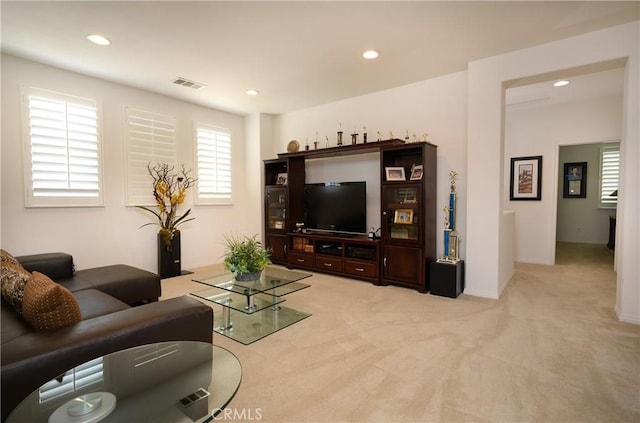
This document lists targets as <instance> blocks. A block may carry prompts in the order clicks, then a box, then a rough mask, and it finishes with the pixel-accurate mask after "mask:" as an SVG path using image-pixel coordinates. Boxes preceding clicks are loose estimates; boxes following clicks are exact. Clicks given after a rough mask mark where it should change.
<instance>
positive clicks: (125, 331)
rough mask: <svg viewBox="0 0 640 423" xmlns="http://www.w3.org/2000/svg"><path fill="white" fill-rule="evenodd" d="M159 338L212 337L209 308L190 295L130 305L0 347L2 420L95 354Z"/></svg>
mask: <svg viewBox="0 0 640 423" xmlns="http://www.w3.org/2000/svg"><path fill="white" fill-rule="evenodd" d="M163 341H200V342H208V343H212V342H213V309H211V307H209V306H207V305H205V304H203V303H201V302H200V301H198V300H196V299H194V298H191V297H186V296H184V297H178V298H171V299H168V300H165V301H159V302H155V303H150V304H145V305H142V306H139V307H132V308H130V309H127V310H122V311H119V312H116V313H112V314H109V315H104V316H99V317H95V318H93V319H88V320H83V321H81V322H79V323H77V324H75V325H72V326H69V327H66V328H63V329H59V330H55V331H50V332H33V333H29V334H26V335H24V336H21V337H19V338H17V339H15V340H12V341H10V342H8V343H7V344H5V345H3V346H2V371H1V378H2V417H3V420H4V418H6V416H8V413H9V412H10V411H11V410H13V409H14V408H15V407H16V406H17V405H18V404H19V403H20V401H21V400H22V399H24V398H25V397H26V396H28V395H29V394H30V393H31V392H33V391H34V390H36V389H38V388H39V387H40V386H41V385H42V384H44V383H45V382H47V381H49V380H51V379H53V378H55V377H57V376H58V375H60V374H62V373H64V372H66V371H67V370H69V369H71V368H73V367H75V366H78V365H80V364H82V363H85V362H87V361H89V360H92V359H94V358H96V357H101V356H103V355H106V354H109V353H112V352H115V351H120V350H123V349H126V348H131V347H135V346H139V345H144V344H150V343H154V342H163Z"/></svg>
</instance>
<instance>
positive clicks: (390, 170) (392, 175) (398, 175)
mask: <svg viewBox="0 0 640 423" xmlns="http://www.w3.org/2000/svg"><path fill="white" fill-rule="evenodd" d="M384 170H385V173H386V174H387V181H406V177H405V176H404V167H385V168H384Z"/></svg>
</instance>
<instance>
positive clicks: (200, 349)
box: [6, 341, 242, 423]
mask: <svg viewBox="0 0 640 423" xmlns="http://www.w3.org/2000/svg"><path fill="white" fill-rule="evenodd" d="M241 380H242V366H241V365H240V362H239V361H238V359H237V358H236V356H235V355H233V354H232V353H231V352H230V351H229V350H226V349H224V348H221V347H218V346H215V345H211V344H209V343H205V342H190V341H180V342H178V341H176V342H160V343H156V344H147V345H142V346H139V347H134V348H129V349H126V350H122V351H118V352H115V353H112V354H108V355H105V356H102V357H97V358H95V359H93V360H91V361H89V362H87V363H83V364H81V365H80V366H77V367H74V368H72V369H69V370H68V371H67V372H65V373H64V374H63V375H60V376H59V377H58V378H56V379H52V380H50V381H49V382H46V383H45V384H43V385H42V386H41V387H40V388H39V389H37V390H36V391H35V392H33V393H32V394H31V395H29V396H28V397H27V398H25V399H24V400H23V401H22V402H21V403H20V404H19V405H18V406H17V407H16V408H15V409H14V410H13V411H12V412H11V414H10V415H9V417H8V418H7V420H6V423H26V422H29V423H63V422H64V423H97V422H103V423H122V422H163V423H194V422H197V423H209V422H213V421H215V420H217V418H216V416H218V415H219V414H220V413H221V412H222V410H223V409H224V408H225V407H227V405H228V404H229V402H230V401H231V400H232V399H233V397H234V396H235V394H236V392H237V391H238V387H239V386H240V382H241Z"/></svg>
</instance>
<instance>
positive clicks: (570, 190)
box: [562, 162, 587, 198]
mask: <svg viewBox="0 0 640 423" xmlns="http://www.w3.org/2000/svg"><path fill="white" fill-rule="evenodd" d="M562 198H587V162H579V163H565V164H564V189H563V190H562Z"/></svg>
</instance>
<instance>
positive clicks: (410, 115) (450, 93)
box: [274, 72, 467, 258]
mask: <svg viewBox="0 0 640 423" xmlns="http://www.w3.org/2000/svg"><path fill="white" fill-rule="evenodd" d="M466 81H467V80H466V72H458V73H455V74H451V75H447V76H444V77H440V78H434V79H430V80H427V81H422V82H419V83H415V84H410V85H405V86H402V87H398V88H394V89H391V90H385V91H380V92H377V93H373V94H369V95H364V96H360V97H354V98H351V99H348V100H344V101H339V102H335V103H330V104H325V105H322V106H318V107H313V108H309V109H304V110H299V111H295V112H291V113H286V114H283V115H280V116H277V117H276V118H275V125H274V130H275V132H274V133H275V136H274V140H275V141H274V142H275V145H276V148H275V151H276V152H284V151H286V146H287V143H288V142H289V141H290V140H292V139H296V140H298V141H299V142H300V144H301V146H302V148H304V145H305V143H306V139H307V138H308V140H309V144H310V145H311V147H310V148H313V141H314V139H315V137H316V132H317V133H318V137H319V140H320V144H319V148H322V147H325V145H326V141H325V137H326V136H328V137H329V140H330V145H331V146H335V145H336V132H337V130H338V125H339V124H340V123H341V124H342V129H343V130H344V133H345V135H344V139H343V142H345V143H349V142H351V137H350V136H349V134H350V133H351V131H352V130H353V129H354V128H356V130H357V131H358V132H359V133H360V134H362V127H363V126H366V127H367V132H368V140H369V142H374V141H375V140H376V139H377V135H376V133H377V132H378V131H380V132H381V133H382V139H388V138H389V133H390V132H392V133H393V136H394V138H404V137H405V135H406V133H407V131H409V136H410V138H412V135H413V134H414V133H415V134H416V135H418V136H420V137H421V135H422V134H423V133H425V132H426V133H428V139H429V141H430V142H431V143H433V144H436V145H437V146H438V172H437V174H438V198H437V202H438V207H437V208H438V210H440V209H441V208H442V207H444V206H445V204H447V203H448V192H449V176H448V175H449V172H450V171H451V170H456V171H457V172H458V173H459V174H460V175H459V177H458V182H457V189H456V191H457V192H458V201H459V202H458V212H457V215H456V216H457V219H458V220H457V225H456V226H457V229H458V231H459V232H460V234H461V237H462V248H461V256H462V257H463V258H464V257H465V251H466V240H465V235H466V204H467V203H466V192H467V187H466V167H467V163H466V162H467V154H466V147H465V146H466V136H467V135H466V120H467V116H466V113H467V111H466V91H467V82H466ZM358 139H359V141H360V142H362V135H360V136H359V138H358ZM369 156H371V157H369ZM377 157H378V156H377V155H375V154H373V155H366V156H364V157H359V158H358V156H353V157H351V156H349V157H346V158H342V159H323V160H322V161H321V162H320V161H318V163H322V164H323V165H326V166H327V167H326V168H325V169H324V170H321V169H320V168H319V165H318V164H317V163H313V162H315V161H313V162H310V163H309V165H308V171H309V175H308V178H307V179H308V180H310V179H317V178H321V179H322V178H326V177H329V176H331V177H336V178H345V179H343V180H346V178H352V179H353V178H355V179H357V180H367V181H371V182H368V184H367V185H368V188H367V190H368V191H370V188H369V185H371V186H372V187H373V180H375V179H377V178H379V172H380V170H379V169H380V167H379V166H380V164H379V161H378V159H377ZM328 166H330V167H328ZM352 166H355V168H352ZM354 175H357V176H354ZM378 183H379V182H378ZM376 195H377V196H379V194H376ZM377 196H376V197H375V198H374V194H373V193H372V192H370V193H369V195H368V199H370V200H371V201H372V202H373V201H377V209H376V206H375V205H373V204H370V205H369V207H368V208H369V210H368V216H367V221H368V222H369V223H368V225H369V226H375V227H376V228H378V227H379V226H380V215H379V213H380V206H379V197H377ZM373 213H377V215H376V216H372V215H371V214H373ZM437 225H438V228H437V229H438V244H437V245H438V255H441V254H442V253H443V250H444V247H443V235H442V231H441V228H443V227H444V226H443V216H442V215H439V216H438V224H437Z"/></svg>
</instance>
